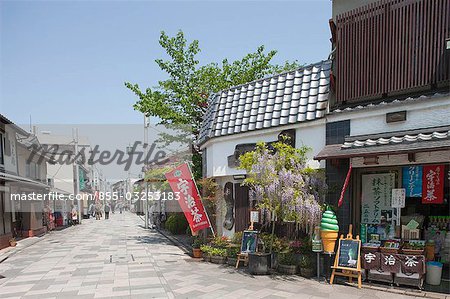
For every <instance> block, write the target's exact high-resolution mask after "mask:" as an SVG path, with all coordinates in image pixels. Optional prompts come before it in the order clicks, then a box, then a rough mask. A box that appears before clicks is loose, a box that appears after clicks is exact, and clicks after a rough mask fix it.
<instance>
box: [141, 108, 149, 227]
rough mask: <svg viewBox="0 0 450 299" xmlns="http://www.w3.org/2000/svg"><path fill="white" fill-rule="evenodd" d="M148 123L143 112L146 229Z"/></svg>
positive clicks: (146, 224)
mask: <svg viewBox="0 0 450 299" xmlns="http://www.w3.org/2000/svg"><path fill="white" fill-rule="evenodd" d="M149 125H150V119H149V117H148V116H147V115H146V114H145V113H144V145H143V146H144V152H145V158H144V161H145V162H144V183H145V202H144V209H145V228H146V229H148V220H149V215H148V182H147V181H146V180H145V172H146V171H147V165H148V161H147V158H148V157H147V156H148V127H149Z"/></svg>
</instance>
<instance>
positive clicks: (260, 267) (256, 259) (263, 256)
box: [248, 253, 271, 275]
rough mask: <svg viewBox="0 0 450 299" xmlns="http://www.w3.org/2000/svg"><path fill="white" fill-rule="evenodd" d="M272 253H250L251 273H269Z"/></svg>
mask: <svg viewBox="0 0 450 299" xmlns="http://www.w3.org/2000/svg"><path fill="white" fill-rule="evenodd" d="M270 260H271V258H270V253H249V254H248V270H249V272H250V273H251V274H255V275H264V274H269V266H270Z"/></svg>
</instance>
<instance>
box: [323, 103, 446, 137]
mask: <svg viewBox="0 0 450 299" xmlns="http://www.w3.org/2000/svg"><path fill="white" fill-rule="evenodd" d="M403 110H406V111H407V112H406V121H402V122H395V123H386V113H390V112H396V111H403ZM346 119H351V121H350V135H351V136H357V135H365V134H378V133H386V132H395V131H403V130H413V129H421V128H431V127H438V126H445V125H450V96H445V97H442V96H441V97H432V98H429V99H424V100H417V101H413V102H410V103H406V104H405V103H403V104H400V105H395V104H390V105H385V106H380V107H377V108H368V109H361V110H360V111H351V112H341V113H334V114H331V115H328V116H327V121H328V122H334V121H340V120H346Z"/></svg>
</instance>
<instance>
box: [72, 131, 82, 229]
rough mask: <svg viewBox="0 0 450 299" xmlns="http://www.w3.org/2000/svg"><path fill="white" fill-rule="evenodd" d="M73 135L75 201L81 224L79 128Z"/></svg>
mask: <svg viewBox="0 0 450 299" xmlns="http://www.w3.org/2000/svg"><path fill="white" fill-rule="evenodd" d="M72 133H73V142H74V144H75V159H74V163H75V165H74V167H75V199H76V200H77V204H78V221H79V223H80V224H81V218H82V216H81V200H80V199H79V198H78V194H79V193H80V168H79V165H78V128H75V129H73V131H72Z"/></svg>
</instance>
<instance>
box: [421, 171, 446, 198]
mask: <svg viewBox="0 0 450 299" xmlns="http://www.w3.org/2000/svg"><path fill="white" fill-rule="evenodd" d="M422 183H423V185H422V189H423V193H422V203H423V204H442V203H444V166H443V165H427V166H424V167H423V175H422Z"/></svg>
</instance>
